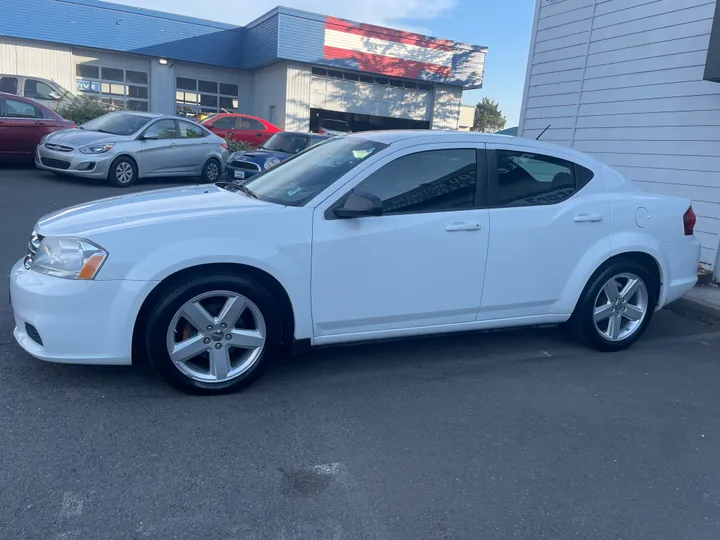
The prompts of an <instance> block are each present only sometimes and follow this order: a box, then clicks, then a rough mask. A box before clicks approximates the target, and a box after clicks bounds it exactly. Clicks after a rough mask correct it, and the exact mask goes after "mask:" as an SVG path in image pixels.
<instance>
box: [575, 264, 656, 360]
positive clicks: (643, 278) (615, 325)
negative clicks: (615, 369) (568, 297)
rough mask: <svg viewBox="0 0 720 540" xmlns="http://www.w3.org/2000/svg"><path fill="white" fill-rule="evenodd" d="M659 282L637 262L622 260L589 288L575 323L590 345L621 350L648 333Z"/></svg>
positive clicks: (577, 308)
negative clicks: (646, 331)
mask: <svg viewBox="0 0 720 540" xmlns="http://www.w3.org/2000/svg"><path fill="white" fill-rule="evenodd" d="M657 298H658V283H657V280H656V279H655V278H654V277H653V275H652V273H651V272H649V271H648V269H647V268H645V267H644V266H643V265H641V264H638V263H637V262H634V261H629V260H628V261H618V262H617V263H614V264H612V265H610V266H609V267H608V268H606V269H604V270H603V271H602V272H600V273H599V274H598V275H597V276H595V277H594V278H593V280H592V282H591V283H590V284H589V286H588V287H586V289H585V291H584V293H583V296H582V297H581V299H580V301H579V302H578V305H577V307H576V309H575V313H574V314H573V318H572V321H571V322H572V323H573V325H574V327H575V331H576V333H577V334H578V336H579V337H580V338H581V339H582V341H584V342H585V343H586V344H588V345H590V346H591V347H593V348H595V349H598V350H601V351H607V352H612V351H620V350H623V349H626V348H628V347H629V346H630V345H632V344H633V343H635V342H636V341H637V340H638V339H639V338H640V336H641V335H642V334H643V333H644V332H645V330H646V329H647V327H648V325H649V324H650V320H651V319H652V316H653V313H654V311H655V306H656V305H657Z"/></svg>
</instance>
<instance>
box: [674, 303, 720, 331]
mask: <svg viewBox="0 0 720 540" xmlns="http://www.w3.org/2000/svg"><path fill="white" fill-rule="evenodd" d="M665 309H667V310H668V311H671V312H672V313H675V314H677V315H681V316H683V317H688V318H690V319H694V320H696V321H700V322H703V323H705V324H709V325H711V326H716V327H720V309H718V308H715V307H712V306H709V305H707V304H704V303H702V302H698V301H697V300H693V299H691V298H685V297H683V298H680V299H678V300H675V301H674V302H673V303H671V304H668V305H667V306H665Z"/></svg>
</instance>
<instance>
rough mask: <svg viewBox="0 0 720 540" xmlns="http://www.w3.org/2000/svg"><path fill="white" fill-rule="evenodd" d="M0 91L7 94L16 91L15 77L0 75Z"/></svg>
mask: <svg viewBox="0 0 720 540" xmlns="http://www.w3.org/2000/svg"><path fill="white" fill-rule="evenodd" d="M0 92H5V93H7V94H15V95H16V96H17V93H18V80H17V78H16V77H0Z"/></svg>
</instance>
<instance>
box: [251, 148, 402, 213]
mask: <svg viewBox="0 0 720 540" xmlns="http://www.w3.org/2000/svg"><path fill="white" fill-rule="evenodd" d="M387 146H388V145H387V144H383V143H380V142H376V141H370V140H366V139H360V138H344V137H343V138H337V139H330V140H328V141H326V142H323V143H321V144H318V145H317V146H314V147H312V148H308V149H307V150H304V151H302V152H300V153H299V154H295V155H294V156H293V157H291V158H290V159H287V160H285V161H283V162H282V163H280V164H279V165H276V166H275V167H273V168H272V169H267V170H265V171H263V172H262V173H260V174H258V175H256V176H253V177H252V178H251V179H250V180H248V181H247V182H246V183H245V184H244V185H245V186H246V187H247V188H248V189H250V190H251V191H252V192H253V193H254V194H255V195H256V196H257V197H258V198H259V199H261V200H266V201H269V202H274V203H277V204H283V205H287V206H303V205H305V204H307V203H308V202H309V201H310V200H312V199H313V198H314V197H315V196H316V195H319V194H320V193H321V192H323V191H324V190H325V189H326V188H328V187H329V186H331V185H332V184H333V183H335V182H336V181H337V180H339V179H340V178H341V177H342V176H343V175H345V174H346V173H348V172H350V171H351V170H352V169H354V168H355V167H357V166H358V165H360V163H362V162H363V161H365V160H366V159H368V158H369V157H370V156H372V155H375V154H377V153H378V152H380V151H382V150H383V149H384V148H387Z"/></svg>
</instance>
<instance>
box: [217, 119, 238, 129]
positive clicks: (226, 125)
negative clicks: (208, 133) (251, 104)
mask: <svg viewBox="0 0 720 540" xmlns="http://www.w3.org/2000/svg"><path fill="white" fill-rule="evenodd" d="M212 127H214V128H215V129H236V128H235V118H233V117H232V116H223V117H222V118H218V119H217V120H215V121H214V122H213V123H212Z"/></svg>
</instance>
